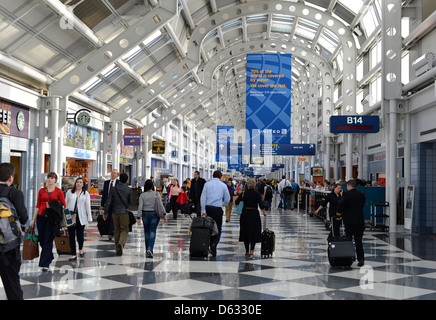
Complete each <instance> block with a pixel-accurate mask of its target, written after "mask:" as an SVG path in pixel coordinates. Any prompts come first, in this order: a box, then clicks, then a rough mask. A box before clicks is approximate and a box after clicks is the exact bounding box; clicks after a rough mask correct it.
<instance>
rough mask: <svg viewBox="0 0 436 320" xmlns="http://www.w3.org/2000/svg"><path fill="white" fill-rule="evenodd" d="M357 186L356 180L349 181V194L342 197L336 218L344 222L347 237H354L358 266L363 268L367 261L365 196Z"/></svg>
mask: <svg viewBox="0 0 436 320" xmlns="http://www.w3.org/2000/svg"><path fill="white" fill-rule="evenodd" d="M356 186H357V183H356V180H354V179H351V180H349V181H347V189H348V192H344V194H343V195H342V199H341V201H339V204H338V212H337V213H336V216H338V217H339V218H342V219H343V221H344V225H345V235H346V237H347V238H348V239H349V240H351V239H352V237H353V236H354V243H355V244H356V254H357V261H358V266H359V267H361V266H363V265H364V261H365V256H364V252H363V243H362V238H363V231H364V230H365V219H364V217H363V207H364V206H365V194H363V193H362V192H360V191H357V190H356Z"/></svg>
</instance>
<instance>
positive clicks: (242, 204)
mask: <svg viewBox="0 0 436 320" xmlns="http://www.w3.org/2000/svg"><path fill="white" fill-rule="evenodd" d="M244 194H245V192H243V193H242V197H241V201H240V202H239V204H238V206H237V207H236V214H239V215H241V214H242V210H243V209H244V200H243V199H244Z"/></svg>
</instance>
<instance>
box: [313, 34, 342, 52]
mask: <svg viewBox="0 0 436 320" xmlns="http://www.w3.org/2000/svg"><path fill="white" fill-rule="evenodd" d="M318 44H319V45H321V46H322V47H323V48H324V49H326V50H327V51H329V52H330V53H332V52H333V51H335V49H336V47H337V46H338V44H339V38H338V37H337V36H336V35H335V34H334V33H333V32H331V31H330V30H328V29H325V28H324V29H323V31H322V33H321V36H320V37H319V39H318Z"/></svg>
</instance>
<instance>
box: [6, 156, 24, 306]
mask: <svg viewBox="0 0 436 320" xmlns="http://www.w3.org/2000/svg"><path fill="white" fill-rule="evenodd" d="M14 173H15V167H14V165H13V164H12V163H7V162H4V163H2V164H0V197H1V198H0V204H1V207H2V208H1V209H2V210H3V209H4V208H6V206H9V209H6V210H9V211H11V214H12V216H14V217H15V219H17V218H18V221H19V224H18V223H16V220H14V222H13V223H16V224H17V227H18V228H19V229H17V231H19V232H20V233H21V226H20V224H21V225H24V224H25V223H26V222H27V218H28V215H27V209H26V206H25V205H24V203H25V202H24V195H23V193H22V192H21V191H20V190H18V189H15V188H14V187H13V183H14ZM8 202H9V203H8ZM9 204H10V205H9ZM14 211H15V212H14ZM20 242H21V237H18V238H17V239H16V240H14V241H13V243H11V245H10V246H9V245H0V257H1V258H0V277H1V279H2V282H3V287H4V289H5V293H6V297H7V299H8V300H23V290H22V289H21V284H20V276H19V272H20V268H21V254H20Z"/></svg>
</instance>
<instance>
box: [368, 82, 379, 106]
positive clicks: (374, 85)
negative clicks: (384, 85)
mask: <svg viewBox="0 0 436 320" xmlns="http://www.w3.org/2000/svg"><path fill="white" fill-rule="evenodd" d="M369 91H370V94H371V96H372V97H373V99H372V104H371V105H370V106H372V105H374V104H375V103H377V102H379V101H380V100H381V77H380V76H379V77H377V79H376V80H374V81H373V82H371V83H370V85H369Z"/></svg>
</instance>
